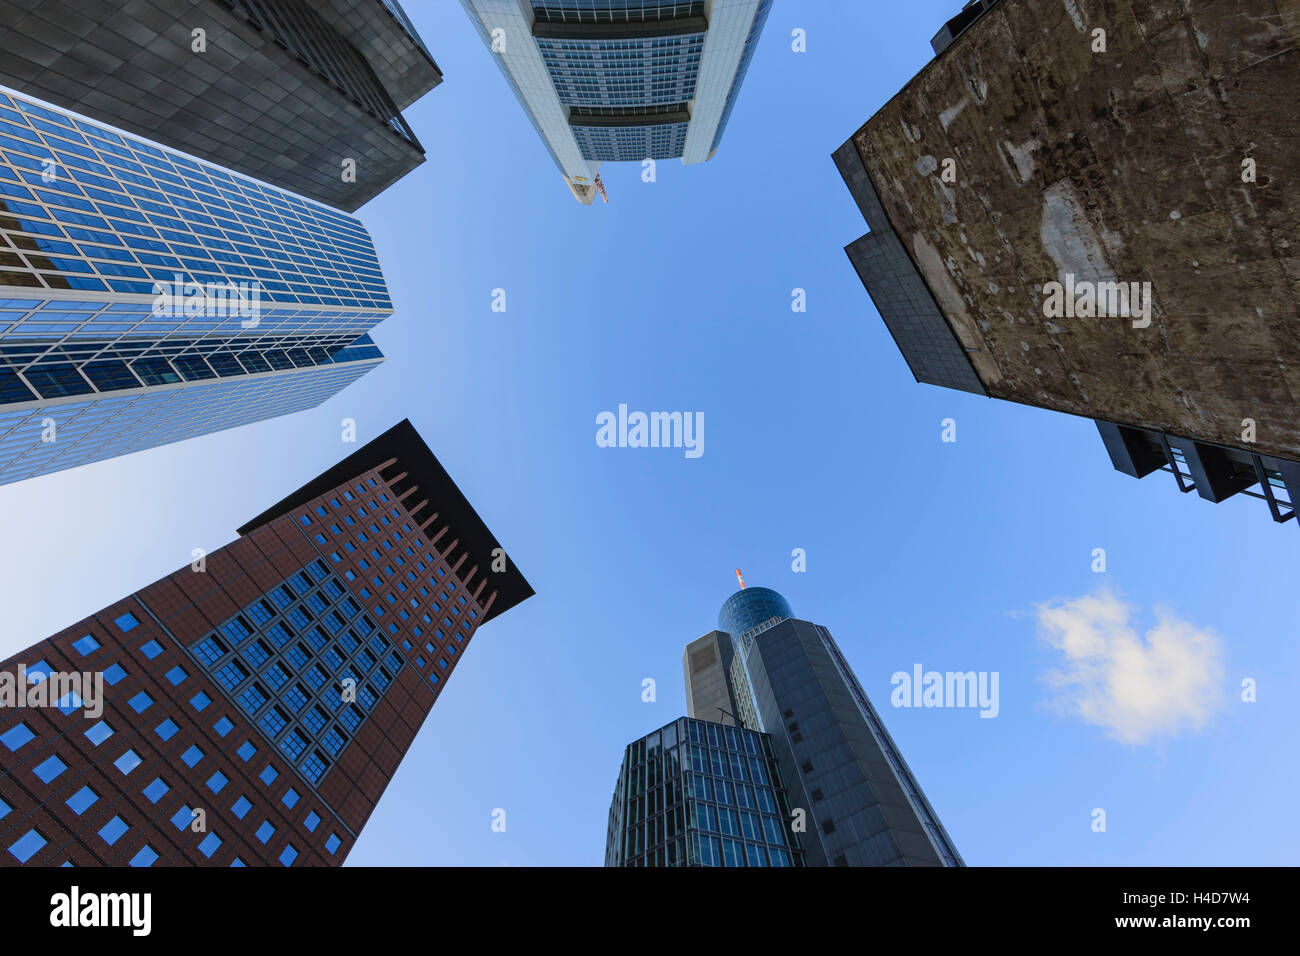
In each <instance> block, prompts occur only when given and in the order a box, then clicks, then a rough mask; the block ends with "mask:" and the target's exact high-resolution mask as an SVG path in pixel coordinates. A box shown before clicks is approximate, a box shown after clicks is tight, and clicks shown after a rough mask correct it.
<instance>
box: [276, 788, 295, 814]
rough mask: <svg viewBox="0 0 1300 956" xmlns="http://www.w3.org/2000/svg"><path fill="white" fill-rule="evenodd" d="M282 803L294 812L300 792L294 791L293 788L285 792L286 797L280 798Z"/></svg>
mask: <svg viewBox="0 0 1300 956" xmlns="http://www.w3.org/2000/svg"><path fill="white" fill-rule="evenodd" d="M280 802H281V803H283V804H284V805H285V806H286V807H288V808H289V809H290V810H292V809H293V807H294V804H296V803H297V802H298V791H297V790H295V789H293V787H290V788H289V789H288V790H286V791H285V792H284V796H283V797H281V798H280Z"/></svg>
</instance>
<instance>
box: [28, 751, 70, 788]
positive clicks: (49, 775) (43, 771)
mask: <svg viewBox="0 0 1300 956" xmlns="http://www.w3.org/2000/svg"><path fill="white" fill-rule="evenodd" d="M67 769H68V765H67V764H66V763H64V762H63V761H62V760H60V759H59V758H58V757H57V756H55V757H50V758H48V759H47V760H44V761H42V762H41V763H40V764H38V765H37V766H36V769H35V770H34V771H33V773H35V774H36V776H38V777H40V778H41V780H42V782H44V783H49V782H50V781H52V780H53V779H54V778H55V777H57V776H58V775H59V774H61V773H63V771H65V770H67Z"/></svg>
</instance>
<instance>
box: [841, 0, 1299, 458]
mask: <svg viewBox="0 0 1300 956" xmlns="http://www.w3.org/2000/svg"><path fill="white" fill-rule="evenodd" d="M1096 29H1104V30H1105V31H1106V44H1107V52H1105V53H1095V52H1093V43H1094V34H1093V31H1094V30H1096ZM1298 36H1300V0H1004V2H1003V3H1001V4H999V5H998V6H997V7H995V8H994V9H993V10H992V11H991V12H989V13H988V14H986V15H985V16H984V17H983V19H981V20H980V21H978V22H977V23H976V24H975V25H974V26H973V27H972V28H971V29H970V30H969V31H968V32H967V33H966V34H964V35H963V36H962V37H961V38H960V39H959V40H958V41H957V42H956V43H955V44H954V45H953V47H952V48H951V49H949V50H948V51H947V52H946V53H945V54H944V55H943V56H941V57H940V58H938V59H937V60H936V61H935V62H933V63H931V64H930V65H929V66H928V67H926V69H925V70H924V71H922V73H921V74H920V75H918V76H917V77H916V78H915V79H913V80H912V82H910V83H909V84H908V85H907V86H906V87H905V88H904V89H903V91H902V92H901V93H899V94H898V96H896V97H895V98H894V99H893V100H891V101H890V102H889V103H888V104H887V105H886V106H885V107H884V109H882V110H881V111H880V112H879V113H878V114H876V116H874V117H873V118H872V119H871V120H870V121H869V122H868V123H867V125H866V126H864V127H863V128H862V129H861V130H860V131H859V132H858V133H857V134H856V135H855V137H854V143H855V144H856V146H857V148H858V151H859V153H860V154H861V155H862V157H863V161H864V163H865V164H866V167H867V170H868V171H869V172H870V174H871V177H872V179H873V180H874V181H875V184H876V188H877V190H878V191H879V192H880V197H881V200H882V202H883V204H884V207H885V210H886V212H887V213H888V215H889V217H890V220H891V222H892V224H893V226H894V228H895V230H896V231H897V232H898V234H899V236H900V237H901V238H902V239H903V241H904V243H905V244H907V245H908V246H909V249H910V252H911V254H912V257H913V259H914V261H915V262H916V264H917V266H918V268H919V269H920V270H921V272H922V274H923V275H924V276H925V278H926V281H927V282H928V283H929V285H930V288H931V290H932V291H933V292H934V294H935V297H936V299H937V300H938V301H939V304H940V306H941V307H942V308H943V310H944V312H945V314H946V316H947V318H948V320H949V322H950V323H951V324H952V326H953V328H954V330H955V331H956V332H957V334H958V337H959V338H960V339H961V340H962V343H963V345H964V346H966V347H967V348H968V349H978V350H979V351H972V352H970V355H971V358H972V361H973V363H974V364H975V367H976V371H977V372H978V373H979V375H980V377H981V379H982V380H983V382H984V384H985V386H986V387H987V388H988V390H989V392H990V394H992V395H993V396H995V397H998V398H1004V399H1009V400H1012V401H1018V402H1024V403H1028V404H1032V405H1038V406H1043V407H1048V408H1053V409H1058V410H1061V411H1066V412H1072V413H1075V414H1079V415H1086V416H1089V417H1093V418H1103V419H1107V420H1110V421H1115V422H1120V423H1129V424H1135V425H1142V426H1146V427H1155V428H1161V429H1164V430H1165V431H1168V432H1172V433H1176V434H1181V435H1185V436H1187V437H1191V438H1203V439H1205V440H1208V441H1213V442H1217V443H1220V444H1225V445H1233V446H1239V447H1242V446H1243V442H1242V430H1243V428H1242V420H1243V419H1245V418H1253V419H1255V420H1256V421H1257V422H1258V443H1257V445H1256V446H1254V447H1256V448H1257V450H1259V451H1261V452H1263V453H1265V454H1272V455H1278V456H1282V457H1287V458H1293V459H1294V458H1300V306H1298V304H1297V303H1298V302H1300V257H1298V256H1300V188H1298V187H1300V51H1298V50H1297V37H1298ZM948 158H952V159H955V160H956V162H957V166H956V173H957V175H956V181H955V182H953V183H945V182H944V181H943V179H942V174H943V162H944V160H945V159H948ZM1246 159H1254V160H1255V161H1256V163H1257V168H1258V181H1257V182H1255V183H1246V182H1243V179H1242V174H1243V161H1244V160H1246ZM1066 273H1073V274H1074V275H1075V276H1076V277H1077V278H1078V279H1080V280H1088V281H1101V280H1114V281H1122V282H1150V283H1152V289H1153V297H1154V307H1153V314H1152V322H1151V326H1150V327H1149V328H1146V329H1138V328H1133V326H1132V320H1131V319H1128V318H1123V317H1111V318H1056V319H1049V318H1047V317H1046V316H1045V314H1044V308H1043V305H1044V300H1045V298H1046V297H1045V294H1044V285H1045V284H1046V283H1049V282H1054V281H1063V277H1064V275H1065V274H1066Z"/></svg>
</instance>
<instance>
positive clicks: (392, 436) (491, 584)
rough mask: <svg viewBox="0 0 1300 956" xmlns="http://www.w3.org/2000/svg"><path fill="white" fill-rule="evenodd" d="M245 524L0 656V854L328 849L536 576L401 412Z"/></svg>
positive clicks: (300, 859)
mask: <svg viewBox="0 0 1300 956" xmlns="http://www.w3.org/2000/svg"><path fill="white" fill-rule="evenodd" d="M239 533H240V535H241V537H240V538H239V539H238V540H236V541H235V542H233V543H231V544H230V545H227V546H226V547H224V548H222V549H220V550H218V551H215V552H213V553H212V554H209V555H207V556H206V557H205V558H204V559H203V560H202V561H201V562H200V561H196V563H195V564H194V565H191V566H190V567H186V568H182V569H181V570H179V571H177V572H175V573H174V574H171V575H168V576H167V577H165V578H163V579H162V580H161V581H157V582H155V583H154V584H151V585H149V586H148V587H146V588H143V589H142V590H140V591H138V592H136V593H135V594H131V595H129V596H127V597H125V598H123V599H122V600H121V601H118V602H116V603H114V604H113V605H111V606H109V607H107V608H105V609H103V610H102V611H100V612H99V613H97V614H94V615H92V616H91V617H88V618H86V619H85V620H83V621H79V622H77V623H76V624H74V625H72V626H71V627H68V628H66V629H64V630H63V631H61V632H59V633H58V634H56V635H54V636H53V637H51V638H49V639H47V640H44V641H41V642H40V643H39V644H36V645H34V646H33V647H31V648H28V649H27V650H26V651H24V652H22V653H21V654H17V655H15V656H14V657H11V658H10V659H9V660H7V661H4V662H3V663H0V754H2V755H3V760H0V863H2V864H8V865H14V864H16V863H26V864H31V865H48V866H59V865H63V864H65V863H71V864H73V865H76V866H86V865H116V866H121V865H127V864H130V865H133V866H149V865H152V864H154V863H157V864H158V865H211V866H240V865H257V864H263V865H275V864H277V863H278V864H283V865H285V866H288V865H338V864H340V863H342V862H343V860H344V859H345V858H346V857H347V855H348V852H349V851H350V850H351V848H352V846H353V844H354V843H355V841H356V839H357V837H358V835H359V834H360V832H361V829H362V827H363V826H364V825H365V823H366V820H367V819H368V818H369V816H370V814H371V813H372V812H373V810H374V809H375V805H376V804H377V803H378V801H379V798H380V796H381V795H382V794H383V792H384V789H385V788H386V787H387V785H388V782H389V780H390V779H392V776H393V774H394V772H395V771H396V769H397V766H398V764H399V763H400V762H401V760H402V757H403V755H404V754H405V752H406V750H407V749H408V748H409V747H410V745H411V742H412V741H413V740H414V738H415V735H416V733H417V732H418V731H419V728H420V725H421V724H422V723H423V721H424V719H425V717H427V716H428V714H429V711H430V709H431V708H432V707H433V706H434V704H435V703H436V701H437V699H438V696H439V694H440V693H441V692H442V690H443V688H445V687H446V682H447V680H448V679H449V678H450V676H451V674H452V672H453V671H454V670H455V668H456V665H457V663H458V662H459V661H460V659H461V658H462V657H464V655H465V653H466V651H467V650H468V648H469V643H470V640H471V639H472V638H473V636H474V634H475V632H476V631H477V629H478V627H479V626H480V625H482V624H484V623H486V622H487V621H490V620H492V619H493V618H495V617H497V616H498V615H500V614H501V613H502V612H504V611H507V610H509V609H510V608H512V607H514V606H515V605H516V604H518V603H519V602H521V601H523V600H525V599H527V598H528V597H529V596H531V595H532V593H533V591H532V588H531V587H529V585H528V582H527V581H526V580H525V579H524V577H523V576H522V575H521V574H520V573H519V571H518V570H517V569H515V567H514V565H513V562H511V561H510V560H509V559H508V558H507V556H506V555H505V552H504V551H503V550H502V549H501V546H500V545H499V544H498V543H497V540H496V538H495V537H493V535H492V532H491V531H489V530H488V528H487V526H486V525H485V524H484V523H483V520H482V519H481V518H480V517H479V515H478V513H477V512H476V511H475V510H474V508H473V507H472V506H471V505H470V503H469V502H468V501H467V500H466V499H465V497H464V495H463V494H462V493H461V492H460V490H459V489H458V488H457V487H456V485H455V483H454V482H453V481H452V479H451V478H450V477H449V476H448V475H447V473H446V471H445V470H443V468H442V466H441V464H439V462H438V460H437V459H436V458H435V457H434V455H433V454H432V452H430V451H429V449H428V447H427V446H426V445H425V444H424V442H423V441H422V440H421V439H420V437H419V435H418V434H417V433H416V432H415V430H414V429H413V428H412V427H411V425H410V423H409V422H405V421H404V422H402V423H400V424H399V425H397V426H395V427H393V428H392V429H390V430H389V431H387V432H385V433H384V434H383V435H381V436H380V437H378V438H376V439H375V440H374V441H372V442H370V443H368V444H367V445H365V446H364V447H362V448H361V449H359V450H358V451H356V452H354V453H353V454H351V455H349V456H348V457H347V458H345V459H344V460H343V461H341V462H340V463H339V464H337V465H335V466H334V467H333V468H331V469H329V470H328V471H326V472H325V473H324V474H321V475H319V476H317V477H316V478H314V479H313V480H312V481H310V482H308V483H307V484H305V485H303V486H302V487H301V488H299V489H298V490H297V491H295V492H294V493H293V494H291V495H289V496H288V497H286V498H285V499H284V500H282V501H280V502H279V503H277V504H276V505H274V506H273V507H271V508H270V509H268V510H267V511H266V512H264V513H263V514H261V515H258V516H257V517H256V518H254V519H253V520H252V521H250V522H249V523H248V524H246V525H244V526H243V527H242V528H240V529H239ZM24 705H25V706H24Z"/></svg>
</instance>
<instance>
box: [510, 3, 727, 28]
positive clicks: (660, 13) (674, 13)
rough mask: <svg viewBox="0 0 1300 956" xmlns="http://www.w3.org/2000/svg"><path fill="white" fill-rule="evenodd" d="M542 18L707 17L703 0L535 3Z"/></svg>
mask: <svg viewBox="0 0 1300 956" xmlns="http://www.w3.org/2000/svg"><path fill="white" fill-rule="evenodd" d="M533 12H534V13H535V14H536V15H537V16H538V17H539V18H545V19H547V20H553V21H559V22H562V23H569V22H579V23H593V22H618V21H620V20H622V21H639V20H659V19H669V20H670V19H676V18H678V17H689V16H703V14H704V4H703V2H701V0H533Z"/></svg>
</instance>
